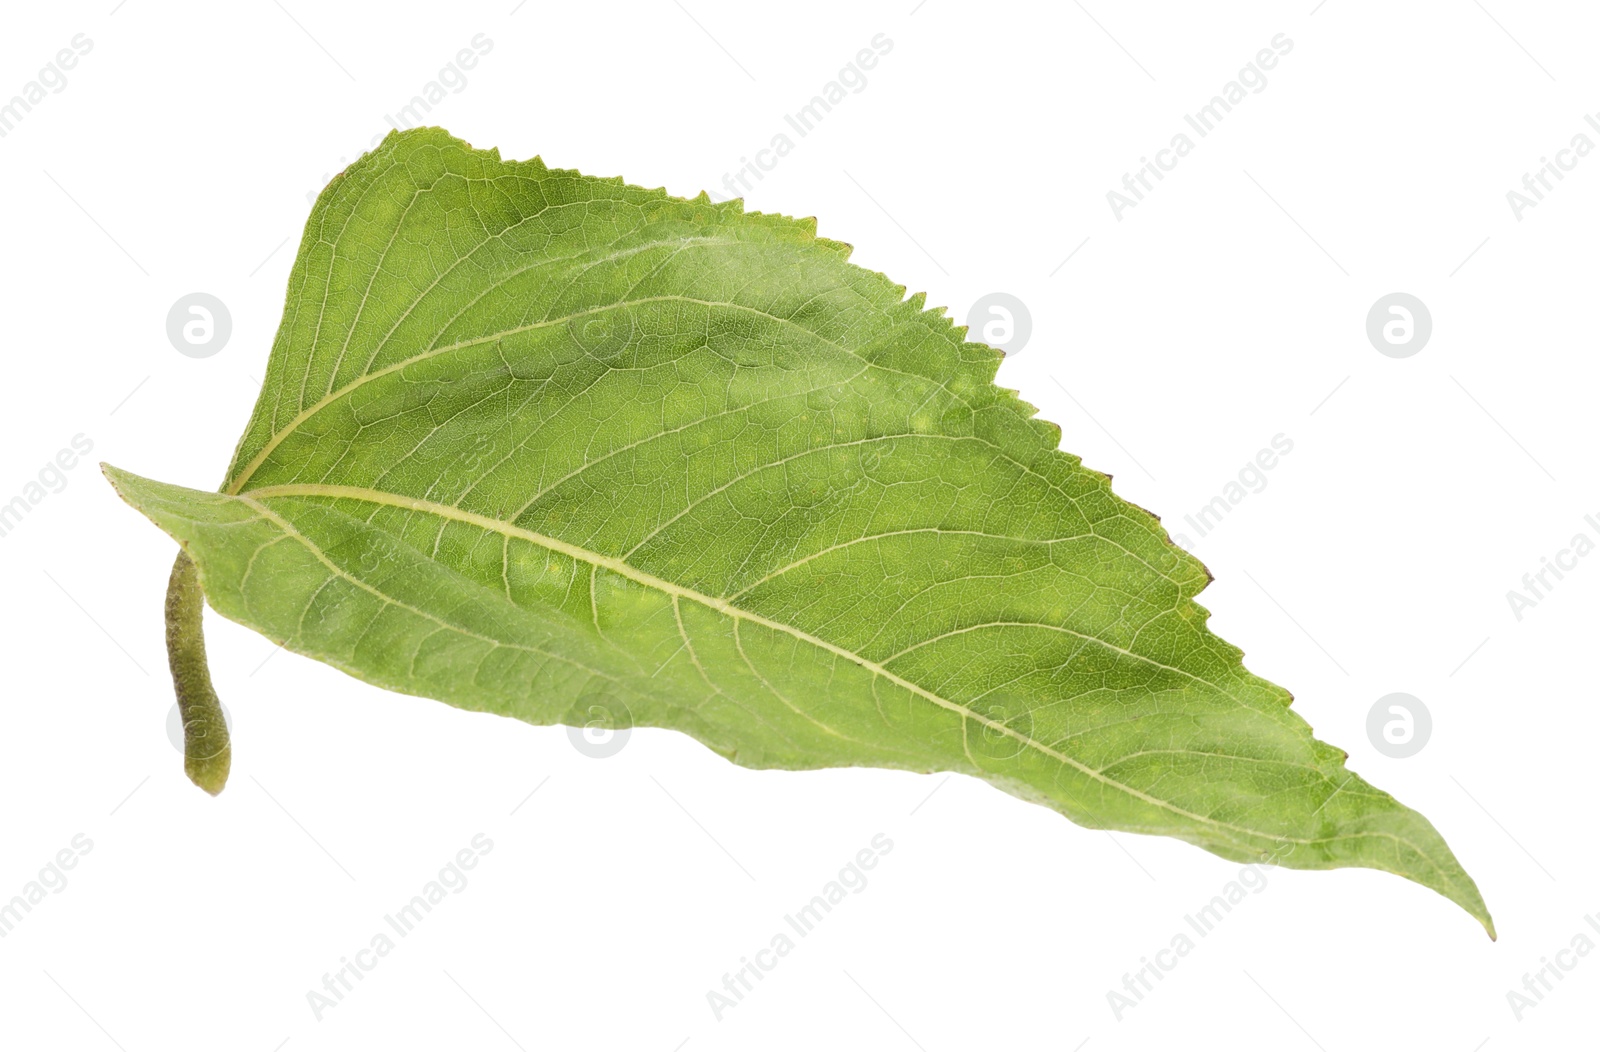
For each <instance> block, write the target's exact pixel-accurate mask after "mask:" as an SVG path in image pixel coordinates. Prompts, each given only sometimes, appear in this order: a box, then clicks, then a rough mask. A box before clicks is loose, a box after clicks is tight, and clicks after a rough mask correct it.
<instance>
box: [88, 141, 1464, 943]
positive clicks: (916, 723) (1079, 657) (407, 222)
mask: <svg viewBox="0 0 1600 1052" xmlns="http://www.w3.org/2000/svg"><path fill="white" fill-rule="evenodd" d="M333 231H337V233H333V235H332V237H331V240H330V237H329V235H330V233H331V232H333ZM397 245H398V246H401V248H400V249H396V247H395V246H397ZM341 253H342V254H341ZM847 257H848V249H847V247H846V246H841V245H839V244H837V243H834V242H828V241H824V240H821V239H818V238H816V236H815V233H814V228H813V226H812V225H811V224H810V223H808V222H804V221H796V220H789V219H785V218H783V217H772V216H761V215H747V214H744V213H743V212H742V211H740V209H739V207H738V205H737V203H729V204H725V205H713V204H711V203H710V202H709V201H707V200H705V199H704V197H703V196H702V198H700V199H697V200H695V201H683V200H680V199H673V198H670V197H667V196H666V195H665V193H664V192H662V191H649V190H641V189H639V188H636V187H629V186H626V185H624V184H622V183H621V182H620V180H600V179H591V178H588V177H583V176H579V175H577V174H576V173H562V172H552V171H551V170H549V169H547V168H545V167H544V166H543V165H542V164H540V163H539V162H537V161H534V162H526V163H523V164H517V163H507V162H501V161H500V160H499V158H498V155H497V154H494V153H492V152H489V153H485V152H481V151H473V150H471V149H470V148H469V147H466V146H465V144H462V143H459V142H457V141H456V140H453V139H450V138H449V137H448V136H447V135H445V134H444V133H442V132H438V131H436V130H424V131H422V132H417V133H406V134H404V135H395V136H391V137H390V138H389V139H388V140H386V141H385V143H384V144H383V146H381V147H380V148H379V149H378V150H377V151H374V153H373V154H370V155H368V157H366V158H363V160H362V161H361V162H358V163H357V164H356V165H355V166H352V169H351V170H350V172H349V173H347V175H346V176H345V177H343V178H342V179H341V180H340V181H338V182H336V184H335V185H333V186H331V187H330V189H329V190H328V191H327V192H325V193H324V195H323V197H322V198H321V199H319V201H318V204H317V207H316V209H315V210H314V212H313V215H312V218H311V221H310V222H309V223H308V228H307V235H306V238H305V242H304V243H303V245H302V248H301V251H300V256H299V258H298V259H297V261H296V264H295V268H294V271H293V274H292V276H291V294H290V300H289V304H288V305H287V306H286V310H285V317H284V323H283V326H282V328H281V329H280V332H279V336H278V340H277V342H276V343H275V346H274V350H273V354H272V359H271V362H270V363H269V368H268V376H267V381H266V383H265V384H264V385H263V392H262V396H261V399H260V401H259V402H258V405H257V408H256V411H255V413H254V414H253V416H252V419H251V423H250V425H249V426H248V427H247V429H246V432H245V435H244V436H243V438H242V439H241V441H240V444H239V446H238V448H237V450H236V452H235V457H234V460H233V464H232V466H231V467H230V471H229V477H228V480H227V482H226V483H225V485H224V491H225V492H224V493H223V494H221V495H217V494H211V495H204V494H198V493H196V492H195V491H185V490H181V489H180V488H177V487H163V484H158V483H150V482H148V480H143V479H139V478H138V477H137V476H133V475H130V474H128V473H124V472H118V471H116V470H115V469H111V470H110V472H109V473H110V474H111V476H112V479H113V482H114V483H115V484H116V485H117V486H118V489H119V491H120V492H122V493H123V496H124V497H125V499H128V500H129V502H130V503H132V504H134V505H135V506H136V507H139V508H140V509H141V510H143V511H145V512H146V514H148V515H150V516H151V517H152V518H154V519H156V521H157V524H158V525H161V526H162V527H163V528H164V529H167V530H168V532H169V533H172V534H173V535H174V536H175V537H177V538H178V539H179V541H180V543H182V544H184V545H185V547H186V549H187V550H189V551H190V552H191V553H192V555H193V557H194V558H195V560H196V562H197V563H198V564H199V566H200V568H201V573H202V583H203V585H204V586H205V588H206V593H207V596H208V598H209V599H210V600H211V602H212V603H213V605H214V606H215V607H216V608H217V609H218V610H219V611H220V612H222V613H224V614H225V615H227V616H230V617H233V618H235V619H236V620H241V621H243V622H244V623H246V624H249V625H251V626H252V627H255V628H257V629H258V630H261V631H263V632H265V633H266V634H268V635H269V636H272V637H273V638H277V639H282V640H285V641H286V643H287V645H289V646H290V648H291V649H296V650H298V651H300V652H302V653H307V654H310V655H311V656H314V657H317V658H319V659H320V660H323V661H326V662H328V663H330V664H334V665H335V666H336V667H340V668H342V669H344V670H345V671H347V672H350V673H351V674H353V675H356V676H358V677H360V678H363V679H367V680H369V681H370V682H375V683H378V684H379V685H382V686H386V687H389V688H390V689H396V690H402V691H406V692H408V693H416V694H422V695H425V696H429V697H436V698H440V699H441V700H445V701H447V702H450V703H452V704H457V705H461V706H463V707H468V708H482V709H487V710H488V711H497V712H502V713H503V714H508V715H514V716H517V717H518V718H522V719H524V720H528V721H529V722H534V723H553V722H575V723H581V722H584V721H583V719H582V718H581V713H582V712H583V711H584V707H585V701H586V699H588V700H590V701H592V700H593V699H594V698H595V697H597V696H600V695H603V696H604V697H606V698H608V699H611V700H612V701H615V702H618V703H620V705H621V707H622V708H624V709H625V710H626V712H627V714H628V719H629V720H631V721H632V722H635V723H639V724H645V725H659V726H667V727H674V728H676V729H680V730H684V731H686V732H687V733H690V734H692V735H694V736H695V737H696V738H698V739H699V740H701V741H703V742H705V743H706V744H707V745H709V746H710V747H711V748H713V749H715V750H716V751H718V752H720V753H722V754H723V755H726V756H729V757H730V758H732V759H734V760H735V761H736V762H739V763H742V764H745V765H747V766H755V767H784V768H805V767H820V766H837V765H849V764H867V765H874V766H887V767H898V768H903V769H908V770H917V771H931V770H958V771H962V772H963V773H968V774H973V775H976V776H979V777H984V778H986V779H988V780H990V781H991V782H994V783H995V784H997V785H1000V786H1001V787H1002V788H1005V789H1007V790H1008V791H1010V792H1012V793H1014V794H1016V795H1019V796H1023V797H1025V798H1027V799H1032V800H1035V801H1036V802H1041V803H1044V804H1046V805H1047V806H1050V807H1052V808H1054V809H1055V810H1057V811H1060V812H1061V813H1063V814H1066V815H1067V816H1068V817H1070V818H1072V819H1073V820H1075V821H1078V822H1079V823H1080V824H1085V825H1090V826H1101V827H1106V828H1115V829H1125V830H1131V831H1136V832H1148V833H1160V834H1163V835H1171V836H1177V837H1180V838H1182V839H1185V840H1188V841H1190V842H1193V843H1196V844H1199V845H1200V846H1202V847H1205V848H1207V849H1208V850H1211V851H1213V852H1215V853H1217V854H1221V855H1223V856H1225V857H1229V858H1235V859H1240V860H1245V861H1250V860H1255V859H1256V858H1258V857H1261V856H1263V855H1271V856H1273V857H1274V858H1275V860H1276V861H1278V862H1280V863H1281V864H1286V865H1291V866H1296V867H1301V868H1329V867H1332V866H1339V865H1364V866H1368V867H1371V868H1378V869H1387V870H1390V871H1393V872H1396V873H1399V874H1400V875H1402V876H1406V877H1408V878H1409V879H1412V880H1415V881H1417V882H1418V883H1422V884H1424V885H1425V886H1428V887H1432V888H1434V890H1437V891H1439V892H1441V893H1442V894H1445V895H1446V896H1447V897H1450V898H1452V899H1453V900H1454V901H1456V902H1458V903H1459V904H1460V905H1462V906H1463V908H1465V909H1467V910H1468V912H1469V913H1472V914H1473V915H1474V916H1476V917H1478V919H1479V920H1480V921H1482V922H1483V923H1484V925H1485V927H1486V928H1489V929H1490V931H1491V933H1492V927H1491V926H1490V925H1491V922H1490V921H1489V917H1488V913H1487V911H1486V909H1485V908H1484V906H1483V903H1482V900H1481V897H1480V896H1479V895H1478V892H1477V889H1476V887H1475V886H1474V885H1473V884H1472V882H1471V879H1470V878H1469V877H1467V876H1466V874H1465V872H1464V871H1462V870H1461V867H1460V865H1459V863H1457V862H1456V860H1455V859H1454V857H1453V855H1451V854H1450V852H1449V849H1448V847H1446V846H1445V844H1444V842H1443V840H1442V839H1441V838H1440V837H1439V836H1438V833H1437V831H1436V830H1434V829H1433V827H1432V826H1431V825H1430V824H1428V823H1427V821H1426V819H1423V818H1422V816H1420V815H1418V814H1416V813H1415V812H1413V811H1411V810H1409V809H1407V808H1405V807H1403V806H1402V805H1400V804H1399V803H1397V802H1396V801H1394V800H1393V798H1391V797H1389V796H1387V794H1383V793H1381V792H1380V791H1378V790H1376V789H1373V788H1372V787H1371V786H1369V785H1367V783H1365V782H1364V781H1362V780H1361V779H1359V778H1358V777H1356V776H1355V775H1353V774H1351V773H1350V772H1348V771H1346V770H1345V769H1344V766H1343V759H1344V757H1343V754H1342V753H1341V752H1340V751H1339V750H1337V749H1335V748H1333V747H1332V746H1328V745H1325V744H1323V743H1321V742H1318V741H1316V740H1315V739H1314V738H1313V737H1312V735H1311V732H1310V728H1309V727H1307V726H1306V724H1305V723H1304V721H1303V720H1301V719H1300V718H1299V717H1298V716H1297V715H1295V714H1294V713H1293V712H1292V711H1291V710H1290V709H1289V708H1288V704H1289V697H1288V695H1287V693H1286V692H1284V691H1283V690H1282V689H1281V688H1277V687H1274V686H1273V685H1271V684H1269V683H1266V682H1265V681H1263V680H1260V679H1258V678H1257V677H1254V676H1252V675H1250V674H1249V673H1248V672H1247V671H1245V669H1244V667H1243V665H1242V663H1241V660H1240V657H1241V655H1240V653H1239V651H1238V650H1237V649H1235V648H1233V647H1231V646H1230V645H1228V644H1226V643H1225V642H1223V641H1221V640H1220V639H1218V638H1217V637H1215V636H1214V635H1212V634H1211V633H1210V632H1209V630H1208V629H1207V628H1206V626H1205V619H1206V616H1207V615H1206V612H1205V611H1204V609H1203V608H1201V607H1200V606H1198V605H1197V604H1196V603H1195V602H1194V596H1195V595H1196V594H1198V592H1199V591H1200V589H1201V588H1203V587H1204V585H1205V584H1206V582H1207V581H1208V580H1209V576H1208V575H1207V574H1206V572H1205V570H1204V568H1203V567H1201V566H1200V564H1199V563H1198V562H1196V561H1195V560H1194V559H1193V558H1192V557H1190V556H1188V555H1187V554H1186V553H1184V552H1182V551H1180V550H1179V549H1177V548H1175V547H1174V546H1173V545H1172V544H1171V543H1170V541H1169V540H1168V539H1167V537H1166V535H1165V532H1164V531H1163V530H1162V529H1161V528H1160V526H1159V523H1158V522H1157V521H1156V520H1155V519H1154V518H1153V517H1152V516H1150V515H1149V514H1148V513H1146V512H1143V511H1142V510H1141V509H1138V508H1135V507H1134V506H1132V505H1130V504H1127V503H1126V502H1124V501H1121V500H1120V499H1118V498H1116V497H1115V495H1114V494H1112V492H1111V489H1110V484H1109V479H1107V478H1106V477H1105V476H1103V475H1099V474H1098V473H1095V472H1092V471H1090V470H1088V469H1085V468H1083V467H1082V465H1081V463H1080V462H1079V461H1078V460H1077V458H1075V457H1072V456H1070V455H1067V454H1064V453H1061V452H1059V451H1058V450H1057V445H1058V443H1059V431H1058V430H1057V429H1055V428H1054V427H1053V426H1052V425H1048V424H1045V423H1043V422H1041V421H1038V420H1036V419H1034V418H1033V409H1032V407H1030V406H1027V405H1026V404H1025V403H1022V402H1020V401H1019V400H1018V399H1016V397H1015V396H1014V395H1013V394H1012V393H1011V392H1008V391H1004V390H1002V389H999V388H997V387H995V386H994V385H993V383H992V379H993V375H994V370H995V366H996V364H997V356H996V355H995V353H994V352H993V351H991V350H990V349H988V348H986V347H983V346H981V345H976V344H969V343H965V342H964V341H963V340H962V333H961V330H957V329H954V328H952V326H951V325H950V323H949V322H948V321H947V320H946V319H944V318H943V317H942V316H941V315H940V314H938V313H937V312H928V311H924V310H923V309H922V298H921V297H920V296H914V297H912V298H911V299H909V300H907V299H905V298H904V289H903V288H901V287H899V286H896V285H893V284H892V283H891V282H889V281H888V280H887V279H886V278H884V277H883V276H882V275H878V274H874V273H872V272H869V271H864V270H861V269H860V268H857V267H854V266H852V265H850V264H849V263H848V258H847ZM252 545H254V546H256V550H255V551H253V552H252V553H251V554H250V555H249V556H248V557H245V555H244V554H243V553H244V552H245V551H246V550H247V549H248V548H250V547H251V546H252ZM263 553H267V554H265V555H263ZM263 558H265V559H266V560H268V562H267V564H266V566H268V567H270V569H262V567H261V566H260V565H259V563H260V560H261V559H263ZM257 571H260V575H259V576H256V577H255V579H254V581H252V580H251V576H252V574H254V573H256V572H257ZM402 571H403V572H402ZM263 582H266V584H263ZM285 582H288V583H287V584H286V583H285ZM363 586H365V587H363ZM397 591H403V592H404V594H403V595H391V594H389V592H397ZM502 593H503V594H502ZM430 619H431V620H430ZM373 640H378V641H380V643H379V644H376V645H375V644H374V643H373ZM402 658H403V659H404V660H401V659H402ZM1285 845H1292V849H1290V850H1288V851H1286V850H1285Z"/></svg>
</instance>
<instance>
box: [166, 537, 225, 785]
mask: <svg viewBox="0 0 1600 1052" xmlns="http://www.w3.org/2000/svg"><path fill="white" fill-rule="evenodd" d="M204 611H205V597H204V595H203V594H202V592H201V591H200V573H199V571H198V569H196V567H195V564H194V560H193V559H191V558H189V553H188V552H186V551H183V550H181V549H180V550H179V552H178V558H177V561H176V562H174V563H173V564H172V577H171V578H170V579H169V580H168V582H167V663H168V664H169V665H170V666H171V668H172V686H173V688H174V690H175V691H176V692H177V695H178V714H179V716H181V717H182V719H183V769H184V772H185V773H186V774H188V776H189V780H190V781H191V782H193V783H194V784H195V785H198V786H199V787H200V788H202V789H204V790H205V791H206V792H208V793H210V794H211V795H212V796H216V795H217V794H218V793H220V792H222V787H223V786H224V785H226V784H227V781H228V769H229V767H230V766H231V765H232V761H233V749H232V747H231V746H230V745H229V743H228V724H227V721H226V720H225V719H224V717H223V715H222V703H221V702H220V701H218V700H217V692H216V690H215V689H214V688H213V687H212V686H211V669H210V667H209V666H207V664H206V639H205V634H204V629H203V628H202V627H201V616H202V614H203V613H204Z"/></svg>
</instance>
